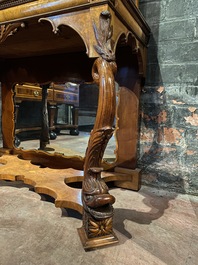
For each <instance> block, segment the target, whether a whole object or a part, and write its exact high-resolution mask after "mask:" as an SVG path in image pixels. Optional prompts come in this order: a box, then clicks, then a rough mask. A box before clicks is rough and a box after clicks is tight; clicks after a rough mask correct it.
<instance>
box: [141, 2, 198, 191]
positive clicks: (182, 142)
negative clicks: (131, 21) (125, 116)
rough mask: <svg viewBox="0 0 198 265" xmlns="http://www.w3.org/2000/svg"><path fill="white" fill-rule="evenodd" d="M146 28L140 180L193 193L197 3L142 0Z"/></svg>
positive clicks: (197, 177) (197, 161)
mask: <svg viewBox="0 0 198 265" xmlns="http://www.w3.org/2000/svg"><path fill="white" fill-rule="evenodd" d="M140 10H141V12H142V13H143V15H144V17H145V19H146V21H147V23H148V24H149V26H150V28H151V32H152V33H151V37H150V43H149V47H148V68H147V76H146V86H145V88H144V90H143V93H142V98H141V114H142V115H141V139H140V146H139V151H140V152H139V167H140V168H142V179H143V183H144V184H148V185H152V186H156V187H159V188H166V189H169V190H175V191H178V192H186V193H191V194H198V193H197V191H198V1H197V0H141V1H140Z"/></svg>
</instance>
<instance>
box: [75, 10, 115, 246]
mask: <svg viewBox="0 0 198 265" xmlns="http://www.w3.org/2000/svg"><path fill="white" fill-rule="evenodd" d="M110 20H111V15H110V13H109V12H108V11H105V12H102V13H101V15H100V28H99V29H97V28H96V26H95V25H94V30H95V35H96V39H97V42H98V45H97V46H96V47H95V48H96V50H97V52H98V53H99V54H100V55H101V57H100V58H98V59H96V61H95V63H94V65H93V68H92V76H93V79H94V81H95V82H96V83H97V84H98V85H99V100H98V111H97V115H96V120H95V124H94V128H93V130H92V132H91V135H90V139H89V143H88V147H87V151H86V154H85V164H84V181H83V186H82V203H83V207H84V213H83V227H82V228H81V229H79V235H80V238H81V241H82V244H83V246H84V248H85V249H92V248H95V247H100V246H105V245H109V244H114V243H117V242H118V239H117V237H116V236H115V234H114V233H113V206H112V204H113V203H114V202H115V198H114V197H113V196H112V195H110V194H109V192H108V187H107V185H106V184H105V182H104V180H103V179H102V178H101V171H102V168H101V161H102V157H103V154H104V151H105V148H106V146H107V143H108V141H109V139H110V138H111V136H112V134H113V122H114V117H115V108H116V92H115V79H114V74H115V72H116V69H117V67H116V63H115V55H114V53H113V51H112V49H111V36H112V27H110Z"/></svg>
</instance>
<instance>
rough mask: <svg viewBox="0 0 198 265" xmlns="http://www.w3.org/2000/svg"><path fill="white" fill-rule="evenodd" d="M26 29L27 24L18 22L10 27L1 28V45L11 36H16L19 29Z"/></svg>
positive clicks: (2, 26)
mask: <svg viewBox="0 0 198 265" xmlns="http://www.w3.org/2000/svg"><path fill="white" fill-rule="evenodd" d="M20 27H21V28H24V27H25V24H24V23H23V22H16V23H12V24H8V25H1V26H0V43H3V42H4V41H5V40H6V39H7V38H8V37H9V36H12V35H14V34H15V33H16V32H17V30H18V28H20Z"/></svg>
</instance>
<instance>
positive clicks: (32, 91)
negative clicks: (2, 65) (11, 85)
mask: <svg viewBox="0 0 198 265" xmlns="http://www.w3.org/2000/svg"><path fill="white" fill-rule="evenodd" d="M15 99H16V100H33V101H37V100H38V101H41V99H42V88H40V87H37V86H28V85H16V86H15ZM47 99H48V100H53V90H52V89H48V96H47Z"/></svg>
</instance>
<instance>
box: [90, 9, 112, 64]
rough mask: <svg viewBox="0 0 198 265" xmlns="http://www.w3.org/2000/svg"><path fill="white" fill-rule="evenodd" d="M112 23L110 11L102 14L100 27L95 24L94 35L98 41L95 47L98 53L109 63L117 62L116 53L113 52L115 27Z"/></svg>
mask: <svg viewBox="0 0 198 265" xmlns="http://www.w3.org/2000/svg"><path fill="white" fill-rule="evenodd" d="M110 23H111V14H110V12H109V11H103V12H102V13H101V14H100V25H99V28H97V26H96V24H95V23H93V28H94V33H95V37H96V40H97V45H95V46H94V48H95V50H96V51H97V53H98V54H99V55H100V56H101V57H102V58H103V59H104V60H107V61H109V62H110V61H115V53H114V51H113V41H112V35H113V27H112V26H111V25H110Z"/></svg>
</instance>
